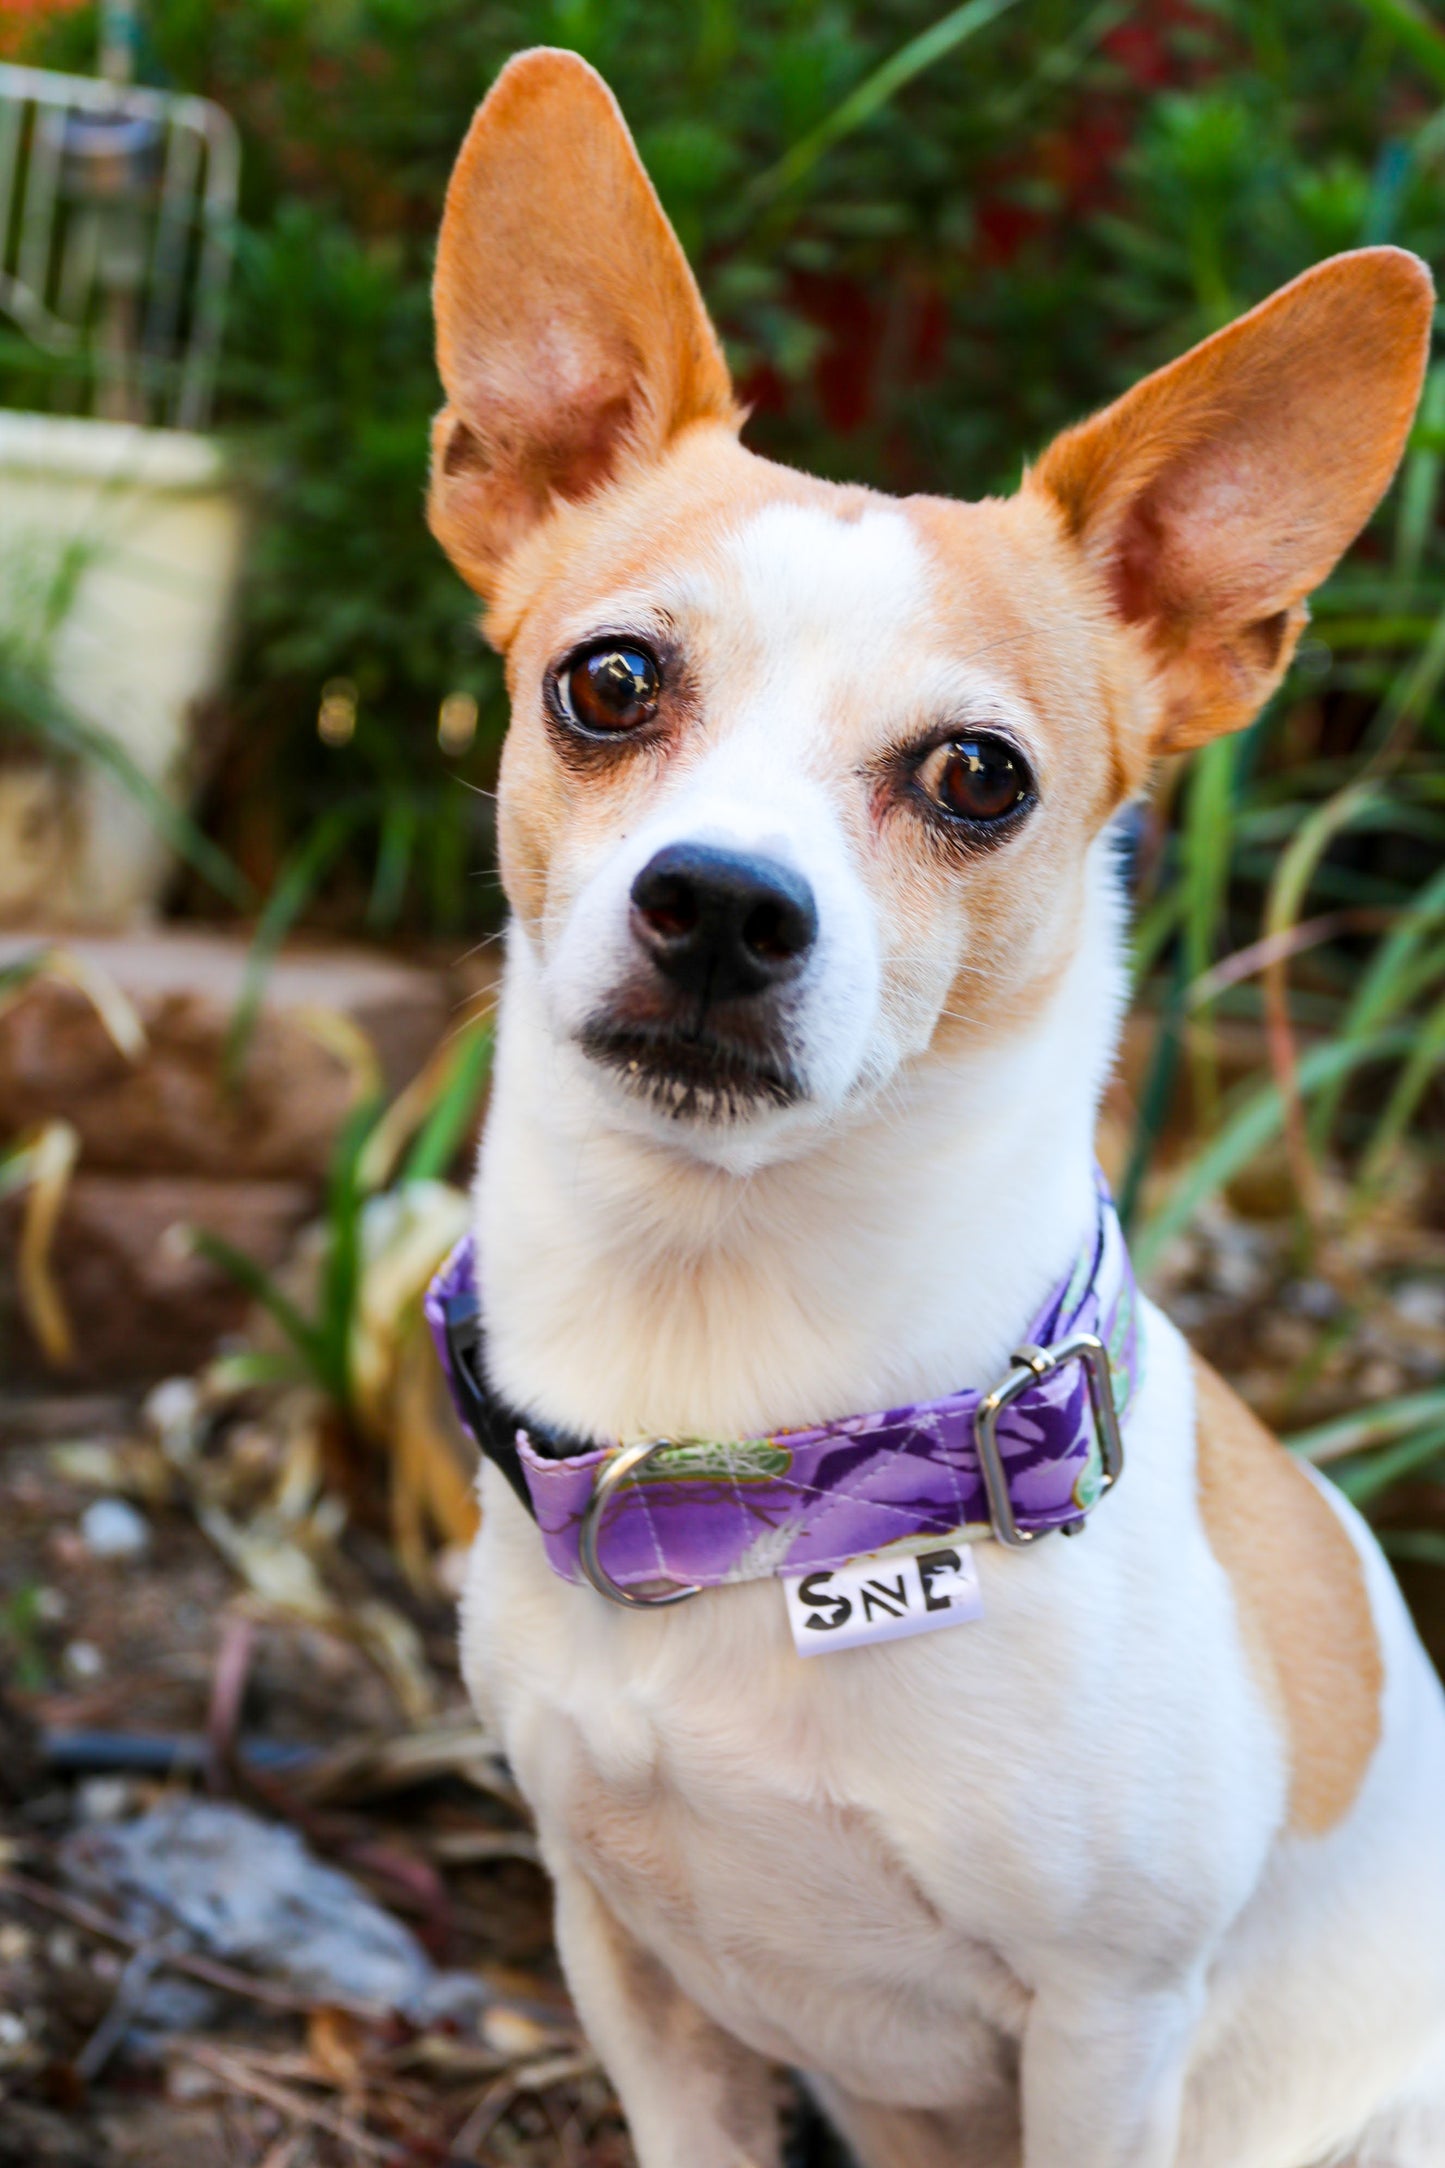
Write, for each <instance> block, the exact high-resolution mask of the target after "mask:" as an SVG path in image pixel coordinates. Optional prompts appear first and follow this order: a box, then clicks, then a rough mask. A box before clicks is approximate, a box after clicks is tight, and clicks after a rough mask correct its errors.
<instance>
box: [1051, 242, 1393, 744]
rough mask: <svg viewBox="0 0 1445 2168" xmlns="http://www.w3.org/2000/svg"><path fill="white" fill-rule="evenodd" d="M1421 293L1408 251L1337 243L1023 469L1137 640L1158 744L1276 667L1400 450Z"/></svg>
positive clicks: (1265, 692) (1199, 727)
mask: <svg viewBox="0 0 1445 2168" xmlns="http://www.w3.org/2000/svg"><path fill="white" fill-rule="evenodd" d="M1432 309H1433V289H1432V286H1431V281H1430V274H1429V272H1428V271H1427V270H1426V268H1425V266H1424V265H1423V264H1422V263H1421V262H1420V261H1419V259H1418V258H1417V257H1415V256H1410V255H1406V254H1405V252H1404V251H1403V250H1401V249H1394V248H1368V249H1360V250H1358V251H1357V252H1355V253H1354V254H1353V255H1348V256H1336V257H1333V258H1332V259H1331V260H1330V261H1329V262H1328V263H1322V264H1318V265H1316V267H1315V268H1314V270H1312V271H1306V272H1305V273H1304V275H1303V277H1301V278H1297V279H1295V280H1294V281H1293V283H1292V284H1291V285H1289V286H1286V287H1284V288H1283V289H1282V290H1281V291H1280V292H1279V293H1277V294H1275V295H1274V296H1273V297H1272V298H1271V299H1270V300H1268V301H1265V302H1263V303H1261V305H1260V306H1259V307H1258V308H1257V309H1252V310H1251V311H1250V313H1249V314H1248V315H1247V316H1242V317H1241V318H1240V319H1239V321H1238V323H1235V324H1231V325H1230V326H1229V327H1228V328H1227V329H1226V330H1224V331H1221V332H1218V333H1216V334H1215V336H1214V337H1213V338H1212V339H1206V340H1205V341H1204V344H1203V345H1202V346H1196V347H1195V348H1194V349H1193V351H1192V352H1190V353H1188V354H1185V355H1184V356H1183V357H1182V358H1181V359H1180V360H1178V361H1176V362H1172V363H1171V364H1170V366H1169V367H1168V368H1166V369H1161V370H1159V371H1158V373H1157V374H1156V375H1154V376H1151V377H1147V378H1146V379H1145V381H1144V382H1143V383H1142V384H1139V385H1136V387H1135V388H1134V390H1133V391H1131V392H1126V393H1125V395H1124V397H1123V398H1122V399H1119V400H1116V402H1115V403H1114V405H1113V406H1111V407H1106V408H1105V410H1104V412H1103V413H1102V414H1097V415H1095V416H1094V418H1093V420H1092V421H1087V422H1083V423H1081V424H1080V425H1079V426H1078V427H1077V428H1075V429H1070V430H1067V431H1065V433H1064V435H1063V436H1061V437H1059V438H1058V439H1057V440H1056V441H1055V442H1054V443H1053V444H1052V445H1051V446H1050V448H1049V450H1048V451H1047V452H1046V453H1045V454H1044V456H1043V458H1042V459H1041V460H1040V461H1039V463H1038V465H1037V467H1035V469H1034V470H1033V473H1032V475H1031V476H1030V478H1029V486H1030V487H1032V488H1034V489H1039V490H1042V491H1044V492H1045V493H1046V494H1047V495H1048V496H1050V497H1051V498H1052V499H1053V500H1054V502H1055V504H1056V505H1057V507H1058V509H1059V511H1060V512H1061V513H1062V515H1063V518H1064V522H1065V525H1066V527H1067V529H1068V531H1069V533H1070V534H1071V535H1072V536H1073V537H1074V538H1075V539H1076V540H1077V541H1078V543H1079V544H1080V546H1081V547H1082V548H1083V549H1084V551H1085V552H1086V553H1087V555H1088V556H1089V557H1090V558H1091V559H1092V561H1093V562H1094V564H1095V565H1096V566H1097V568H1098V569H1099V571H1100V572H1101V574H1102V575H1103V578H1104V581H1105V584H1106V587H1107V590H1108V593H1109V596H1110V598H1111V600H1112V603H1113V607H1114V609H1115V610H1116V611H1117V613H1118V615H1119V616H1120V617H1121V618H1122V619H1123V620H1124V621H1125V622H1126V623H1127V624H1130V625H1133V626H1137V627H1138V629H1139V631H1140V632H1141V633H1142V635H1143V637H1144V640H1145V642H1146V644H1147V647H1148V650H1149V653H1150V656H1151V658H1152V661H1153V663H1154V667H1155V673H1156V681H1157V684H1158V689H1159V694H1160V712H1159V722H1158V731H1157V736H1156V740H1155V745H1154V750H1155V751H1156V752H1174V751H1182V750H1184V749H1186V748H1187V747H1189V746H1193V745H1200V744H1202V743H1203V742H1204V740H1205V739H1206V738H1210V737H1213V736H1215V735H1216V734H1217V733H1219V732H1222V731H1226V730H1238V729H1240V728H1242V726H1243V725H1244V724H1245V723H1247V722H1249V721H1250V719H1251V717H1252V716H1254V715H1255V714H1256V713H1257V712H1258V710H1259V708H1260V707H1261V706H1262V704H1263V703H1264V701H1265V700H1266V699H1267V697H1268V696H1269V694H1270V693H1271V692H1272V691H1273V690H1274V688H1275V686H1276V685H1277V684H1278V683H1279V681H1280V679H1281V678H1282V677H1283V675H1284V672H1285V669H1286V667H1287V666H1288V663H1289V659H1290V656H1291V654H1292V653H1293V652H1294V646H1295V642H1296V640H1297V639H1298V638H1299V634H1300V629H1301V627H1302V626H1303V625H1304V623H1305V621H1306V618H1307V616H1308V612H1307V610H1306V608H1305V597H1306V596H1307V595H1308V594H1309V592H1310V590H1311V588H1313V587H1316V586H1318V584H1319V582H1320V581H1321V580H1322V579H1323V578H1324V577H1325V575H1326V573H1327V572H1329V570H1330V568H1331V567H1332V566H1333V564H1334V563H1335V561H1336V559H1337V558H1338V557H1339V556H1340V555H1341V553H1342V552H1343V551H1344V550H1345V549H1346V548H1347V547H1348V545H1349V544H1350V543H1351V542H1352V541H1353V540H1354V537H1355V536H1356V535H1357V534H1358V533H1359V531H1360V529H1361V527H1363V525H1364V524H1365V521H1366V520H1367V519H1368V518H1369V516H1370V513H1371V512H1372V511H1373V510H1374V507H1375V505H1376V504H1377V503H1378V501H1379V499H1380V498H1381V496H1382V495H1383V494H1384V491H1385V488H1386V485H1387V484H1388V482H1389V480H1390V477H1391V475H1392V474H1393V473H1394V471H1395V466H1396V464H1397V462H1398V460H1399V457H1400V454H1401V452H1402V450H1403V449H1404V444H1405V438H1406V435H1407V433H1408V431H1409V427H1410V421H1411V417H1412V416H1413V414H1414V411H1415V402H1416V400H1417V398H1418V397H1419V392H1420V382H1421V378H1422V376H1423V373H1424V368H1425V361H1426V355H1427V352H1428V348H1429V340H1430V324H1431V316H1432Z"/></svg>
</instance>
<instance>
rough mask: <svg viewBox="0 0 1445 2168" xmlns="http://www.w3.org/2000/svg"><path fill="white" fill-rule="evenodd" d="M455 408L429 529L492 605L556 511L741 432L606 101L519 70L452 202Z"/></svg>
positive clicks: (616, 115)
mask: <svg viewBox="0 0 1445 2168" xmlns="http://www.w3.org/2000/svg"><path fill="white" fill-rule="evenodd" d="M433 302H434V306H435V310H436V330H437V362H438V366H439V368H440V371H441V377H442V382H443V384H444V385H445V387H446V394H447V404H446V406H445V407H444V408H443V409H442V411H441V413H440V414H439V415H438V416H437V419H436V421H435V423H434V424H433V428H432V476H431V497H430V505H429V512H430V519H431V526H432V532H433V533H434V534H435V535H436V537H437V539H438V541H439V542H440V543H441V545H442V547H443V549H444V550H445V551H446V552H447V554H448V556H449V557H450V558H451V559H452V561H453V563H454V564H455V565H456V566H457V568H458V570H459V571H460V572H461V573H462V575H463V577H464V578H465V579H467V580H468V581H470V583H471V584H472V586H473V587H475V588H476V589H477V590H478V591H479V592H480V593H483V594H485V593H486V592H487V591H488V589H489V587H490V586H491V584H492V581H493V578H494V576H495V573H496V571H497V569H498V567H499V566H500V564H501V563H502V562H503V560H504V559H505V558H506V556H507V554H508V552H509V551H510V550H511V549H512V548H513V547H514V546H515V545H516V543H517V542H518V541H519V540H520V539H521V537H522V536H523V535H524V534H525V532H526V531H527V529H528V527H529V526H531V525H532V523H533V522H534V521H535V520H537V519H538V518H540V517H541V516H542V514H543V513H544V512H545V511H546V509H547V506H548V504H549V502H550V501H551V500H552V498H553V496H554V494H556V495H560V496H563V497H572V498H576V497H583V496H586V495H588V494H589V493H590V492H591V491H592V490H594V489H596V488H598V487H599V486H600V485H601V484H603V483H604V482H606V481H607V480H608V479H609V478H610V477H611V476H612V475H614V474H615V473H617V472H619V471H620V470H621V469H622V468H623V467H624V466H625V464H626V463H627V462H629V461H631V460H637V459H645V458H648V457H650V456H651V457H655V456H656V455H657V454H658V453H659V452H661V451H662V449H663V448H664V446H665V445H666V444H667V442H668V440H669V439H670V438H671V437H672V436H673V435H674V434H675V433H676V432H677V431H678V430H680V429H683V428H685V427H686V426H687V424H688V423H689V422H696V421H704V420H713V421H720V422H728V423H732V424H734V425H735V422H736V416H735V412H734V407H733V398H732V387H731V384H730V383H729V380H728V372H727V365H726V363H725V362H724V360H723V357H722V351H721V349H720V347H719V345H718V342H717V337H716V335H715V333H714V331H713V329H712V326H711V324H710V323H709V321H708V317H707V312H706V310H705V309H704V307H703V304H702V297H701V296H700V294H699V293H698V290H697V286H696V283H695V281H694V279H693V276H692V273H691V271H690V270H689V269H688V266H687V260H686V258H685V257H684V255H683V253H682V250H681V248H680V247H679V246H678V242H677V237H676V235H675V234H674V233H673V231H672V228H671V227H670V226H669V225H668V223H667V220H666V218H665V217H664V215H663V211H662V206H661V204H660V203H659V202H658V200H657V196H656V193H655V192H654V190H653V187H652V183H651V182H650V181H649V180H648V178H647V175H646V173H644V171H643V169H642V165H641V163H640V161H639V159H638V156H637V152H636V150H635V149H634V148H633V143H632V138H631V137H630V135H629V134H628V132H627V124H626V122H625V121H624V120H623V118H622V115H621V112H620V111H619V110H618V106H617V101H616V99H615V98H614V97H613V95H612V93H611V91H610V90H609V89H608V88H607V85H606V84H605V83H604V82H603V81H602V78H601V77H600V76H599V75H598V74H596V72H595V71H594V70H593V69H592V68H589V67H588V65H587V63H586V62H585V61H583V60H580V59H578V57H577V55H576V54H575V53H567V52H553V51H550V50H547V49H545V48H539V49H538V50H536V51H533V52H528V53H520V54H518V56H517V57H516V59H514V60H511V61H509V62H508V64H507V66H506V67H505V68H504V69H503V70H502V72H501V74H500V75H499V76H498V78H497V80H496V82H495V84H494V85H493V86H492V89H491V92H490V93H489V95H488V97H487V98H486V100H485V102H484V103H483V105H482V106H481V107H480V109H479V110H478V112H477V115H476V118H475V119H474V120H473V122H472V125H471V129H470V131H469V133H468V135H467V140H466V142H465V144H464V145H463V147H462V153H461V156H460V157H459V158H458V160H457V163H456V167H455V170H454V171H453V174H452V178H451V183H450V186H449V187H448V189H447V200H446V211H445V214H444V216H443V219H442V230H441V241H440V244H439V246H438V250H437V266H436V280H435V285H434V287H433Z"/></svg>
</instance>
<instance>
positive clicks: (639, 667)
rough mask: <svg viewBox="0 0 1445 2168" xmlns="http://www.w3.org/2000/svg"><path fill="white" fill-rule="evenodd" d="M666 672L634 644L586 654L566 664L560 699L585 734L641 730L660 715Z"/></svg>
mask: <svg viewBox="0 0 1445 2168" xmlns="http://www.w3.org/2000/svg"><path fill="white" fill-rule="evenodd" d="M661 691H662V673H661V671H660V670H659V669H658V667H657V663H656V661H655V660H654V658H653V657H652V656H651V655H649V654H648V652H647V649H646V648H645V647H636V646H634V645H633V644H632V643H631V642H630V641H629V642H619V643H617V644H616V645H613V644H611V643H610V642H609V643H608V644H607V645H605V646H602V647H593V648H588V649H586V650H585V651H584V652H583V653H582V654H581V655H577V656H575V657H574V658H573V660H572V661H571V662H569V663H567V664H566V665H565V666H564V667H563V670H562V673H561V675H560V677H559V678H558V680H557V694H558V698H559V700H560V701H561V704H562V708H563V711H564V713H565V714H566V716H567V719H568V721H569V722H573V723H578V724H580V725H581V727H582V728H583V729H584V730H596V731H607V732H612V731H619V730H636V729H637V728H638V726H639V725H640V724H642V723H646V722H649V721H651V719H652V717H653V716H654V715H655V714H656V713H657V702H658V696H659V695H660V693H661Z"/></svg>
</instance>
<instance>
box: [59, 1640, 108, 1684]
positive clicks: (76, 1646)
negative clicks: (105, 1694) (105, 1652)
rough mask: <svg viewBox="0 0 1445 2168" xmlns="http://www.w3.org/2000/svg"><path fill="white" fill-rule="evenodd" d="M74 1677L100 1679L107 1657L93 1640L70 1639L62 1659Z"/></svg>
mask: <svg viewBox="0 0 1445 2168" xmlns="http://www.w3.org/2000/svg"><path fill="white" fill-rule="evenodd" d="M60 1661H61V1663H62V1664H63V1665H64V1667H65V1669H66V1671H67V1672H69V1674H70V1676H71V1678H72V1679H98V1678H99V1677H100V1675H101V1673H102V1672H103V1671H104V1669H105V1658H104V1657H103V1656H102V1655H101V1653H100V1650H99V1649H98V1648H97V1647H96V1645H95V1643H94V1642H93V1641H69V1642H67V1643H66V1646H65V1649H64V1652H63V1654H62V1656H61V1659H60Z"/></svg>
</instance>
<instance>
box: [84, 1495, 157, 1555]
mask: <svg viewBox="0 0 1445 2168" xmlns="http://www.w3.org/2000/svg"><path fill="white" fill-rule="evenodd" d="M80 1538H81V1541H82V1543H84V1545H85V1548H86V1549H87V1551H89V1553H90V1555H91V1557H92V1558H139V1557H141V1556H142V1554H143V1553H144V1552H145V1551H147V1550H148V1549H149V1547H150V1540H151V1532H150V1529H149V1527H148V1526H147V1524H146V1520H145V1516H144V1515H143V1514H140V1513H137V1511H136V1509H135V1507H134V1506H133V1505H129V1504H127V1502H126V1500H125V1499H124V1498H97V1499H95V1500H94V1501H93V1503H92V1504H90V1505H88V1506H87V1507H86V1509H85V1511H84V1512H83V1513H82V1514H81V1516H80Z"/></svg>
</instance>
